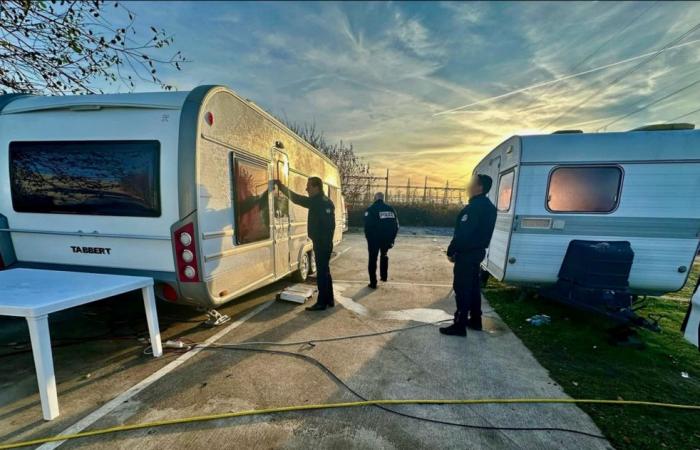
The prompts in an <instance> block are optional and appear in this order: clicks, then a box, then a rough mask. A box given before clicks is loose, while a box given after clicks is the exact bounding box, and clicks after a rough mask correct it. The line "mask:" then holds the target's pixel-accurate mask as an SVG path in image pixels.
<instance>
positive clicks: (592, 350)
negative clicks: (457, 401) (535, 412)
mask: <svg viewBox="0 0 700 450" xmlns="http://www.w3.org/2000/svg"><path fill="white" fill-rule="evenodd" d="M697 272H698V267H697V264H696V267H695V276H696V277H697ZM490 283H491V284H490V286H489V287H490V289H487V290H485V292H484V294H485V295H486V297H487V298H488V300H489V303H490V304H491V306H492V307H493V308H494V309H495V310H496V312H497V313H498V314H499V315H500V316H501V318H502V319H503V320H504V321H505V322H506V324H508V326H509V327H510V328H511V329H512V330H513V332H514V333H515V334H516V335H517V336H518V337H519V338H520V339H521V340H522V341H523V342H524V343H525V345H526V346H527V347H528V348H529V349H530V351H532V353H533V354H534V355H535V357H536V358H537V360H538V361H539V362H540V364H542V365H543V366H544V367H545V368H546V369H547V370H548V371H549V372H550V375H551V377H552V378H553V379H554V380H555V381H556V382H558V383H559V384H560V385H561V386H562V387H563V388H564V390H565V391H566V393H567V394H569V395H570V396H571V397H574V398H610V399H625V400H651V401H659V402H670V403H695V404H699V403H700V352H698V349H697V348H695V347H693V346H692V345H691V344H689V343H688V342H687V341H685V340H684V339H683V335H682V334H681V332H680V326H681V323H682V321H683V317H684V316H685V313H686V309H687V306H688V305H687V304H684V303H681V302H678V301H674V300H666V299H658V298H653V299H650V300H649V306H648V307H647V308H645V309H644V310H643V311H642V314H649V313H654V314H658V315H660V316H662V319H661V321H660V325H661V327H662V331H661V332H660V333H654V332H651V331H647V330H640V331H639V334H640V338H641V339H642V340H643V341H644V342H645V343H646V348H645V349H643V350H638V349H631V348H623V347H616V346H612V345H610V344H608V343H607V332H606V330H607V329H608V328H610V327H611V326H612V323H611V322H610V321H608V320H607V319H605V318H603V317H602V316H597V315H594V314H589V313H584V312H581V311H577V310H573V309H571V308H567V307H565V306H563V305H559V304H556V303H553V302H551V301H547V300H544V299H539V298H528V299H526V300H523V301H519V300H518V298H519V296H520V291H519V290H518V289H512V288H507V287H504V286H503V285H501V284H500V283H493V282H490ZM688 284H690V283H688ZM694 287H695V284H694V283H693V284H692V288H691V289H690V290H692V289H693V288H694ZM689 294H690V291H689V292H688V293H687V294H686V297H687V296H689ZM675 295H678V293H676V294H675ZM534 314H547V315H549V316H551V318H552V323H551V324H550V325H546V326H542V327H534V326H531V325H530V324H529V323H527V322H526V321H525V319H527V318H528V317H530V316H532V315H534ZM681 372H688V374H689V375H690V378H683V377H682V376H681ZM580 407H581V408H582V409H583V410H584V411H586V412H587V413H588V414H589V415H590V416H591V418H592V419H593V420H594V421H595V423H596V424H597V425H598V427H599V428H600V429H601V430H602V431H603V433H605V435H606V436H607V437H608V439H609V440H610V442H611V443H612V445H613V446H614V447H615V448H617V449H655V450H656V449H660V448H668V449H700V427H698V423H700V412H688V411H681V410H678V411H676V410H667V409H657V408H648V407H637V406H622V407H618V406H595V405H580Z"/></svg>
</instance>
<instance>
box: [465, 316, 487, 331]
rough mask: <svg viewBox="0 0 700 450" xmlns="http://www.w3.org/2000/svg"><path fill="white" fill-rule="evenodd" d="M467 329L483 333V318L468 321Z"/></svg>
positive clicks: (473, 318) (472, 318) (471, 318)
mask: <svg viewBox="0 0 700 450" xmlns="http://www.w3.org/2000/svg"><path fill="white" fill-rule="evenodd" d="M467 328H471V329H472V330H474V331H481V330H483V329H484V327H483V326H482V325H481V317H470V318H469V320H468V321H467Z"/></svg>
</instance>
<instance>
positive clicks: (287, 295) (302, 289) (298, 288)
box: [277, 284, 315, 303]
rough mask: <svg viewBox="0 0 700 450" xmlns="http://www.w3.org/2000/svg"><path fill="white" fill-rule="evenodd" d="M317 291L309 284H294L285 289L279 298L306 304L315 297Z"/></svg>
mask: <svg viewBox="0 0 700 450" xmlns="http://www.w3.org/2000/svg"><path fill="white" fill-rule="evenodd" d="M314 292H315V289H314V288H312V287H311V286H309V285H307V284H294V285H292V286H289V287H287V288H285V289H284V290H283V291H282V292H280V294H279V295H278V296H277V298H278V299H280V300H286V301H288V302H294V303H305V302H306V300H308V299H310V298H311V297H312V296H313V295H314Z"/></svg>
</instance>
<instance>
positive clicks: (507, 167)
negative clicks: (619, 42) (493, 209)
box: [475, 125, 700, 295]
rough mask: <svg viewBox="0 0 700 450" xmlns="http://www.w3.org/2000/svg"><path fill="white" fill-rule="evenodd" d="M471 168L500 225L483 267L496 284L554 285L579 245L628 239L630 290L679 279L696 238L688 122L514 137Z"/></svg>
mask: <svg viewBox="0 0 700 450" xmlns="http://www.w3.org/2000/svg"><path fill="white" fill-rule="evenodd" d="M679 128H680V129H679ZM475 172H478V173H485V174H487V175H490V176H491V177H492V178H493V180H494V185H493V189H492V191H491V193H490V194H489V197H490V198H491V200H492V201H493V202H494V204H496V205H497V207H498V219H497V223H496V229H495V231H494V235H493V239H492V241H491V245H490V247H489V249H488V253H487V256H486V259H485V261H484V263H483V266H484V267H485V269H486V270H487V271H488V272H490V273H491V274H492V275H493V276H494V277H496V278H498V279H499V280H504V281H506V282H508V283H512V284H517V285H522V286H533V287H542V286H547V285H552V284H554V283H556V282H557V277H558V273H559V270H560V268H561V265H562V262H563V260H564V257H565V255H566V252H567V248H568V247H569V245H570V243H571V242H572V241H574V240H578V241H593V242H600V241H604V242H607V241H618V242H619V241H625V242H629V244H630V248H631V250H632V251H633V252H634V260H633V263H632V266H631V270H630V272H629V290H630V292H631V293H632V294H635V295H659V294H664V293H667V292H671V291H676V290H679V289H681V288H682V287H683V285H684V284H685V283H686V280H687V278H688V274H689V272H690V268H691V266H692V264H693V260H694V258H695V255H696V254H697V250H698V243H699V242H700V131H697V130H694V129H692V126H679V125H675V126H674V125H665V126H652V127H648V128H641V129H637V130H633V131H629V132H617V133H581V132H574V133H571V132H567V133H555V134H550V135H533V136H513V137H511V138H510V139H508V140H506V141H505V142H503V143H502V144H501V145H499V146H498V147H496V148H495V149H494V150H493V151H492V152H490V153H489V154H488V155H487V156H486V157H485V158H484V159H483V160H482V161H481V162H480V163H479V165H478V166H477V168H476V169H475Z"/></svg>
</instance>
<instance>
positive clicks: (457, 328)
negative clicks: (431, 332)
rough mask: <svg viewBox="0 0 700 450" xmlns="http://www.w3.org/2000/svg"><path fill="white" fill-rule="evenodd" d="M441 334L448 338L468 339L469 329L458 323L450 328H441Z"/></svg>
mask: <svg viewBox="0 0 700 450" xmlns="http://www.w3.org/2000/svg"><path fill="white" fill-rule="evenodd" d="M440 333H442V334H446V335H448V336H462V337H467V329H466V328H465V327H464V326H462V325H458V324H456V323H453V324H452V325H450V326H449V327H442V328H440Z"/></svg>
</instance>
